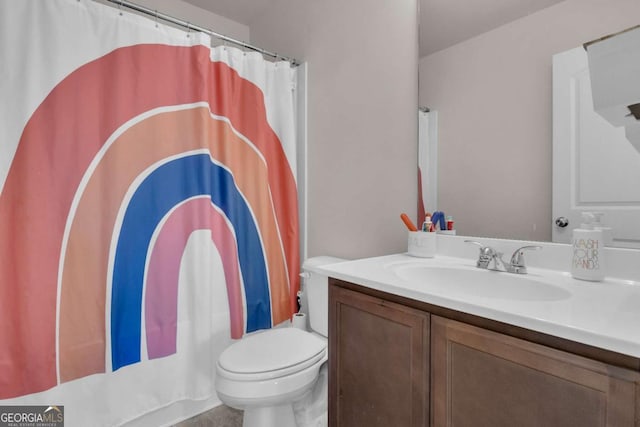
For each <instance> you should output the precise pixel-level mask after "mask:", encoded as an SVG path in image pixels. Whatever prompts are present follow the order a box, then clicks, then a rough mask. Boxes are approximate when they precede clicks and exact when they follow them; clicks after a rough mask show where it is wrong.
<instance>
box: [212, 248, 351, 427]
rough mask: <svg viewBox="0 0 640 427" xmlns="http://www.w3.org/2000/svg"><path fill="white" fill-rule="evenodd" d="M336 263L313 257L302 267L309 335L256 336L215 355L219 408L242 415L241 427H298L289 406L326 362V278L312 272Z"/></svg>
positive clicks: (287, 331)
mask: <svg viewBox="0 0 640 427" xmlns="http://www.w3.org/2000/svg"><path fill="white" fill-rule="evenodd" d="M340 261H343V260H341V259H339V258H333V257H316V258H311V259H309V260H307V261H305V263H304V264H303V271H304V274H303V277H305V281H304V283H303V294H305V296H306V302H307V303H308V307H309V308H308V310H309V313H308V317H309V323H310V327H311V329H312V332H307V331H304V330H301V329H298V328H293V327H281V328H274V329H269V330H265V331H261V332H256V333H254V334H251V335H248V336H246V337H245V338H243V339H241V340H239V341H237V342H235V343H233V344H232V345H231V346H229V347H228V348H227V349H226V350H225V351H224V352H223V353H222V354H221V355H220V358H219V359H218V362H217V364H216V373H217V377H216V391H217V393H218V397H219V398H220V400H221V401H222V402H223V403H224V404H226V405H228V406H231V407H233V408H236V409H241V410H243V411H244V420H243V426H244V427H297V425H296V420H295V416H294V411H293V404H294V402H296V401H298V400H299V399H301V398H302V397H304V396H305V394H307V392H308V391H310V390H311V389H312V387H313V386H314V385H315V383H316V381H317V379H318V372H319V371H320V368H321V367H322V365H323V364H324V363H326V361H327V358H328V352H327V338H326V337H327V330H328V285H327V277H326V276H323V275H322V274H320V273H319V272H318V271H317V270H316V269H315V268H316V267H318V266H320V265H325V264H330V263H335V262H340ZM324 398H325V399H326V396H325V397H324Z"/></svg>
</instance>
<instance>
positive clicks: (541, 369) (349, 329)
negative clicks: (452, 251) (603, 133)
mask: <svg viewBox="0 0 640 427" xmlns="http://www.w3.org/2000/svg"><path fill="white" fill-rule="evenodd" d="M558 249H562V248H561V247H559V246H556V248H555V249H554V248H551V249H550V251H552V252H553V251H555V250H558ZM636 265H637V264H636ZM474 269H475V264H474V260H472V259H469V258H458V257H450V256H440V255H438V256H436V258H434V259H430V260H421V259H416V258H411V257H408V256H406V255H393V256H387V257H379V258H372V259H366V260H358V261H352V262H346V263H342V264H335V265H333V266H328V267H327V268H326V270H325V272H326V274H328V275H329V276H330V279H329V286H330V288H329V353H330V354H329V370H330V372H329V375H330V376H329V425H330V426H349V427H355V426H367V427H369V426H390V425H393V426H427V425H433V426H445V425H447V426H448V425H452V426H491V427H495V426H640V327H639V325H640V305H637V304H635V303H637V302H639V301H640V282H637V281H633V280H615V279H611V280H608V281H607V282H602V283H590V282H582V281H576V280H574V279H572V278H571V277H570V276H568V275H567V274H566V273H563V272H560V271H554V270H544V269H538V268H535V267H534V268H531V269H530V273H529V274H528V275H527V276H528V277H526V278H525V277H519V276H520V275H513V276H511V275H508V273H498V272H490V271H476V270H474ZM433 271H435V273H433ZM460 272H462V273H460ZM505 275H508V276H505ZM473 278H477V280H476V282H475V283H470V282H471V281H472V280H473ZM500 281H504V283H505V286H511V285H513V289H514V290H511V291H506V292H505V289H508V288H500V287H498V288H495V287H493V286H494V285H492V284H491V283H492V282H494V283H500ZM435 282H439V283H435ZM454 282H457V283H458V285H456V284H454ZM460 283H465V284H464V285H460ZM538 288H539V290H540V292H539V293H536V290H537V289H538ZM628 322H633V323H631V324H629V323H628Z"/></svg>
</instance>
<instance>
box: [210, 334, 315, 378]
mask: <svg viewBox="0 0 640 427" xmlns="http://www.w3.org/2000/svg"><path fill="white" fill-rule="evenodd" d="M326 348H327V343H326V341H325V340H323V339H321V338H319V337H317V336H315V335H313V334H311V333H309V332H305V331H302V330H300V329H296V328H277V329H270V330H268V331H264V332H259V333H256V334H255V335H250V336H248V337H245V338H243V339H241V340H240V341H238V342H236V343H234V344H232V345H231V346H229V347H228V348H227V349H226V350H225V351H223V352H222V354H221V355H220V358H219V359H218V364H219V365H220V367H222V368H223V369H225V370H227V371H229V372H235V373H239V374H254V373H260V372H268V371H276V370H280V369H285V368H288V367H290V366H293V365H297V364H299V363H302V362H305V361H307V360H309V359H311V358H313V357H314V356H317V355H318V354H319V353H321V352H323V351H324V350H325V349H326Z"/></svg>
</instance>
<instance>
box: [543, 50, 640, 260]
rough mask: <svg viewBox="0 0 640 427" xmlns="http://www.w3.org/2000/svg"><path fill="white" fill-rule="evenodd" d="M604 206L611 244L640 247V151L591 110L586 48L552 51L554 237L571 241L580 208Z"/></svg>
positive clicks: (577, 225) (564, 241)
mask: <svg viewBox="0 0 640 427" xmlns="http://www.w3.org/2000/svg"><path fill="white" fill-rule="evenodd" d="M585 211H592V212H593V211H599V212H604V223H605V225H606V226H608V227H612V229H613V230H612V235H613V246H618V247H628V248H640V152H638V151H637V150H636V149H635V148H634V147H633V145H632V144H631V143H630V142H629V141H628V140H627V138H626V137H625V131H624V127H619V128H616V127H613V126H612V125H611V124H610V123H609V122H607V121H606V120H605V119H603V118H602V117H601V116H600V115H598V114H597V113H596V112H594V110H593V101H592V97H591V82H590V80H589V68H588V59H587V53H586V51H585V50H584V49H583V48H582V47H578V48H575V49H572V50H570V51H567V52H563V53H560V54H557V55H554V57H553V207H552V214H553V220H554V222H556V223H557V222H558V221H557V220H558V219H561V218H566V219H567V220H568V225H567V226H566V227H560V226H558V225H557V224H554V225H553V227H552V230H553V231H552V239H553V241H554V242H559V243H570V242H571V234H572V230H573V229H574V228H577V227H579V225H580V222H581V221H580V219H581V212H585Z"/></svg>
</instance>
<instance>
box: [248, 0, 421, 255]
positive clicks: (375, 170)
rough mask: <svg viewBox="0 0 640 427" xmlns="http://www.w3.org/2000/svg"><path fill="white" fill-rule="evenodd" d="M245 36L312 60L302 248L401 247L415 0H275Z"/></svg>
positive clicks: (413, 137) (412, 188)
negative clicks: (305, 245) (306, 212)
mask: <svg viewBox="0 0 640 427" xmlns="http://www.w3.org/2000/svg"><path fill="white" fill-rule="evenodd" d="M275 4H276V7H275V8H274V9H273V10H272V11H270V12H268V13H267V14H265V15H264V16H262V17H261V18H260V20H259V22H253V23H250V27H251V41H252V43H253V44H256V45H258V46H260V47H263V48H265V49H268V50H271V51H275V52H279V53H282V54H286V55H288V56H294V57H296V59H298V60H300V61H306V62H308V64H309V73H308V78H309V84H308V161H309V169H308V180H309V183H308V189H309V193H308V195H309V202H308V207H309V222H308V255H309V256H314V255H323V254H324V255H334V256H340V257H346V258H356V257H365V256H373V255H379V254H385V253H393V252H403V251H406V229H405V228H404V226H403V224H402V222H401V221H400V218H399V215H400V213H401V212H403V211H404V212H407V213H409V214H410V215H412V216H414V215H415V214H414V213H415V211H416V200H417V172H416V168H417V166H416V165H417V105H418V96H417V93H418V92H417V78H418V77H417V68H418V61H417V14H416V9H417V6H416V1H415V0H410V1H401V2H398V1H395V0H349V1H343V0H322V1H301V0H277V1H276V2H275Z"/></svg>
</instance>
